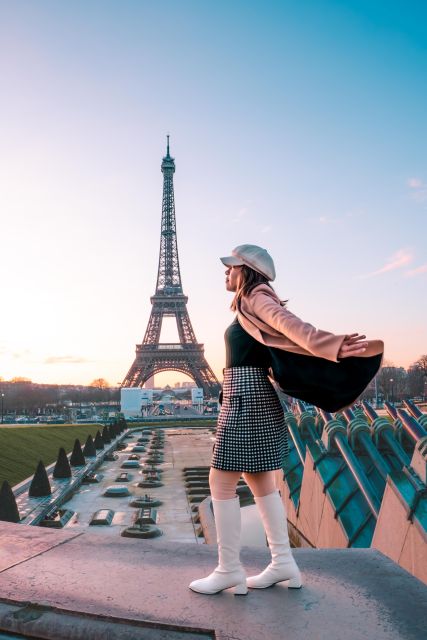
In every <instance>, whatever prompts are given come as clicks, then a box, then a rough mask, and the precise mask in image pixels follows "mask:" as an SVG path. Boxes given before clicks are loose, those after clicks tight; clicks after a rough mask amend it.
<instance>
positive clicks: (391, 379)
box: [390, 378, 394, 404]
mask: <svg viewBox="0 0 427 640" xmlns="http://www.w3.org/2000/svg"><path fill="white" fill-rule="evenodd" d="M390 384H391V403H392V404H393V397H394V396H393V378H390Z"/></svg>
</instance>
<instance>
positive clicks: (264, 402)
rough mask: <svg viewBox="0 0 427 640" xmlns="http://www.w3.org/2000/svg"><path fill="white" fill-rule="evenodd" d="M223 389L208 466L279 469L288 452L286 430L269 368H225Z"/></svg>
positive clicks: (246, 469) (255, 469)
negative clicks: (269, 375)
mask: <svg viewBox="0 0 427 640" xmlns="http://www.w3.org/2000/svg"><path fill="white" fill-rule="evenodd" d="M222 392H223V399H222V405H221V410H220V413H219V416H218V423H217V430H216V439H215V445H214V448H213V455H212V461H211V466H212V467H214V468H215V469H223V470H225V471H243V472H248V473H256V472H258V471H271V470H272V469H281V468H282V467H283V465H284V460H285V458H286V456H287V455H288V453H289V444H288V429H287V426H286V423H285V419H284V415H283V409H282V406H281V404H280V400H279V398H278V396H277V393H276V392H275V390H274V387H273V385H272V384H271V382H270V380H269V379H268V370H267V369H263V368H260V367H229V368H227V369H224V384H223V388H222Z"/></svg>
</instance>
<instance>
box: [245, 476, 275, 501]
mask: <svg viewBox="0 0 427 640" xmlns="http://www.w3.org/2000/svg"><path fill="white" fill-rule="evenodd" d="M275 475H276V473H275V471H260V472H259V473H244V474H243V479H244V481H245V482H246V484H247V485H248V487H249V489H250V490H251V492H252V495H253V496H254V497H255V498H261V497H262V496H268V495H269V494H270V493H273V491H275V490H276V483H275V480H274V479H275Z"/></svg>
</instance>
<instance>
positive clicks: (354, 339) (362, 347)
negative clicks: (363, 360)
mask: <svg viewBox="0 0 427 640" xmlns="http://www.w3.org/2000/svg"><path fill="white" fill-rule="evenodd" d="M365 338H366V336H359V334H358V333H351V334H350V335H348V336H346V337H345V338H344V340H343V343H342V345H341V348H340V350H339V351H338V354H337V357H338V358H348V357H349V356H357V355H359V354H361V353H363V352H364V351H366V347H367V346H368V343H367V342H362V341H363V340H364V339H365Z"/></svg>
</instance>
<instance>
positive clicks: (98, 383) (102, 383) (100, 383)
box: [89, 378, 110, 389]
mask: <svg viewBox="0 0 427 640" xmlns="http://www.w3.org/2000/svg"><path fill="white" fill-rule="evenodd" d="M89 386H90V387H96V389H109V388H110V384H109V383H108V382H107V380H105V378H96V379H95V380H92V382H91V383H90V385H89Z"/></svg>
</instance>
